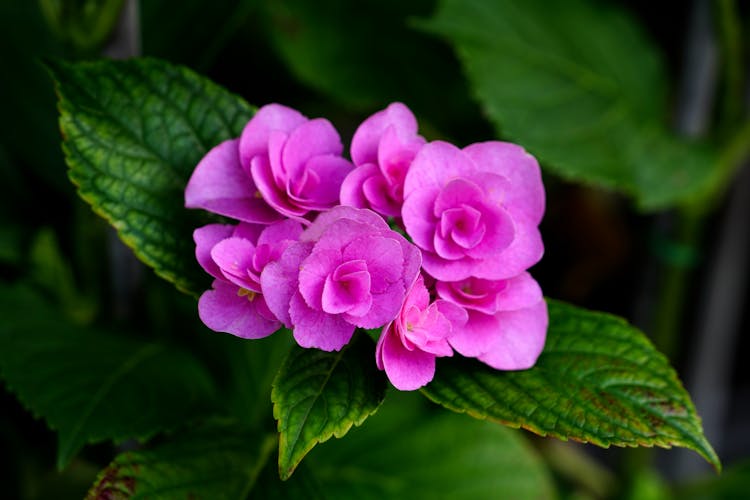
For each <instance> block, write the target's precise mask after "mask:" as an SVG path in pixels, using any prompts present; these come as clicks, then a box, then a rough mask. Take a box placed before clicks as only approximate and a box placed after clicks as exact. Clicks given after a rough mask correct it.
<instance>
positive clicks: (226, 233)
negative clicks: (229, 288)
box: [193, 224, 234, 279]
mask: <svg viewBox="0 0 750 500" xmlns="http://www.w3.org/2000/svg"><path fill="white" fill-rule="evenodd" d="M233 231H234V226H232V225H229V224H208V225H206V226H203V227H199V228H198V229H196V230H195V231H193V241H194V242H195V258H196V259H197V260H198V264H200V265H201V267H202V268H203V269H205V270H206V272H207V273H208V274H210V275H211V276H213V277H214V278H222V279H223V278H224V275H223V274H222V273H221V269H219V266H217V265H216V262H214V259H212V258H211V249H212V248H213V247H214V245H216V244H217V243H218V242H220V241H221V240H223V239H225V238H229V237H230V236H232V233H233Z"/></svg>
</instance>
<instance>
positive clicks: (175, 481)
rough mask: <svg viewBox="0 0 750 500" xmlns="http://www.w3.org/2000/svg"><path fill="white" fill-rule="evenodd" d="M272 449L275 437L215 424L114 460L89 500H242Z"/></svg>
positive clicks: (90, 492) (93, 489)
mask: <svg viewBox="0 0 750 500" xmlns="http://www.w3.org/2000/svg"><path fill="white" fill-rule="evenodd" d="M275 446H276V437H275V436H273V435H265V436H264V435H258V434H255V433H252V432H248V431H247V430H246V429H244V428H242V427H239V426H237V425H233V424H230V423H221V422H213V423H211V424H207V425H205V426H203V427H200V428H196V429H192V430H190V431H188V432H184V433H181V434H177V435H175V436H172V437H171V439H170V440H168V441H165V442H164V443H161V444H157V445H155V446H152V447H149V448H146V449H142V450H136V451H130V452H126V453H122V454H121V455H118V456H117V458H115V460H114V461H113V462H112V463H111V464H110V465H109V466H108V467H107V468H106V469H104V470H103V471H102V472H101V473H100V474H99V476H98V478H97V480H96V482H95V483H94V485H93V486H92V487H91V490H90V491H89V494H88V496H87V498H89V499H91V500H94V499H101V498H122V499H124V498H132V499H136V498H217V499H218V498H222V499H224V498H226V499H243V498H246V497H247V496H248V494H249V493H250V492H251V491H252V490H253V487H254V485H255V482H256V481H257V479H258V475H259V473H260V472H261V471H262V470H263V467H264V466H265V464H266V462H267V461H268V458H269V456H271V455H273V451H274V448H275Z"/></svg>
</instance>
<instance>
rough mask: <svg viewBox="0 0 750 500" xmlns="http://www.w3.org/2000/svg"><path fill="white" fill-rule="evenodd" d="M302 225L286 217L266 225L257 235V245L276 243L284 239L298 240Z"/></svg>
mask: <svg viewBox="0 0 750 500" xmlns="http://www.w3.org/2000/svg"><path fill="white" fill-rule="evenodd" d="M301 234H302V225H301V224H300V223H299V222H297V221H296V220H292V219H286V220H283V221H279V222H276V223H274V224H271V225H270V226H268V227H266V228H265V229H264V230H263V232H262V233H261V234H260V236H259V237H258V246H260V245H276V244H278V243H279V242H281V241H284V240H292V241H297V240H299V237H300V235H301Z"/></svg>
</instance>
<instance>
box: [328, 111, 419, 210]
mask: <svg viewBox="0 0 750 500" xmlns="http://www.w3.org/2000/svg"><path fill="white" fill-rule="evenodd" d="M424 143H425V140H424V139H423V138H422V137H420V136H419V135H417V120H416V118H414V115H413V114H412V112H411V111H410V110H409V108H407V107H406V106H405V105H403V104H401V103H400V102H395V103H393V104H391V105H390V106H388V107H387V108H386V109H384V110H382V111H378V112H377V113H375V114H374V115H372V116H370V117H369V118H368V119H366V120H365V121H364V122H362V124H361V125H360V126H359V127H358V128H357V131H356V132H355V133H354V138H353V139H352V147H351V153H352V160H354V164H355V165H356V166H357V168H355V169H354V170H353V171H351V172H350V173H349V175H347V177H346V179H344V183H343V184H342V185H341V203H342V204H343V205H351V206H353V207H359V208H370V209H372V210H374V211H376V212H378V213H379V214H381V215H383V216H386V217H398V216H400V215H401V205H402V204H403V202H404V178H405V177H406V172H407V170H408V168H409V165H410V164H411V162H412V160H413V159H414V156H415V155H416V154H417V151H419V148H421V147H422V146H423V145H424Z"/></svg>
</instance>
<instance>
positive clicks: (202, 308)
mask: <svg viewBox="0 0 750 500" xmlns="http://www.w3.org/2000/svg"><path fill="white" fill-rule="evenodd" d="M238 292H239V288H238V287H236V286H234V285H232V284H231V283H227V282H225V281H221V280H215V281H214V283H213V289H212V290H208V291H206V292H204V293H203V295H201V298H200V300H199V301H198V315H199V316H200V318H201V321H203V323H204V324H205V325H206V326H207V327H209V328H210V329H212V330H214V331H216V332H225V333H231V334H232V335H235V336H237V337H241V338H243V339H260V338H263V337H267V336H269V335H271V334H272V333H273V332H275V331H276V330H278V329H279V328H280V327H281V323H280V322H279V321H277V320H275V319H274V320H271V319H268V318H267V317H265V316H264V315H263V314H261V313H260V312H259V311H258V310H257V308H258V305H259V304H260V303H261V302H262V297H260V296H257V295H256V296H252V295H247V294H239V293H238ZM251 298H252V300H250V299H251ZM260 305H261V306H263V304H260Z"/></svg>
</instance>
